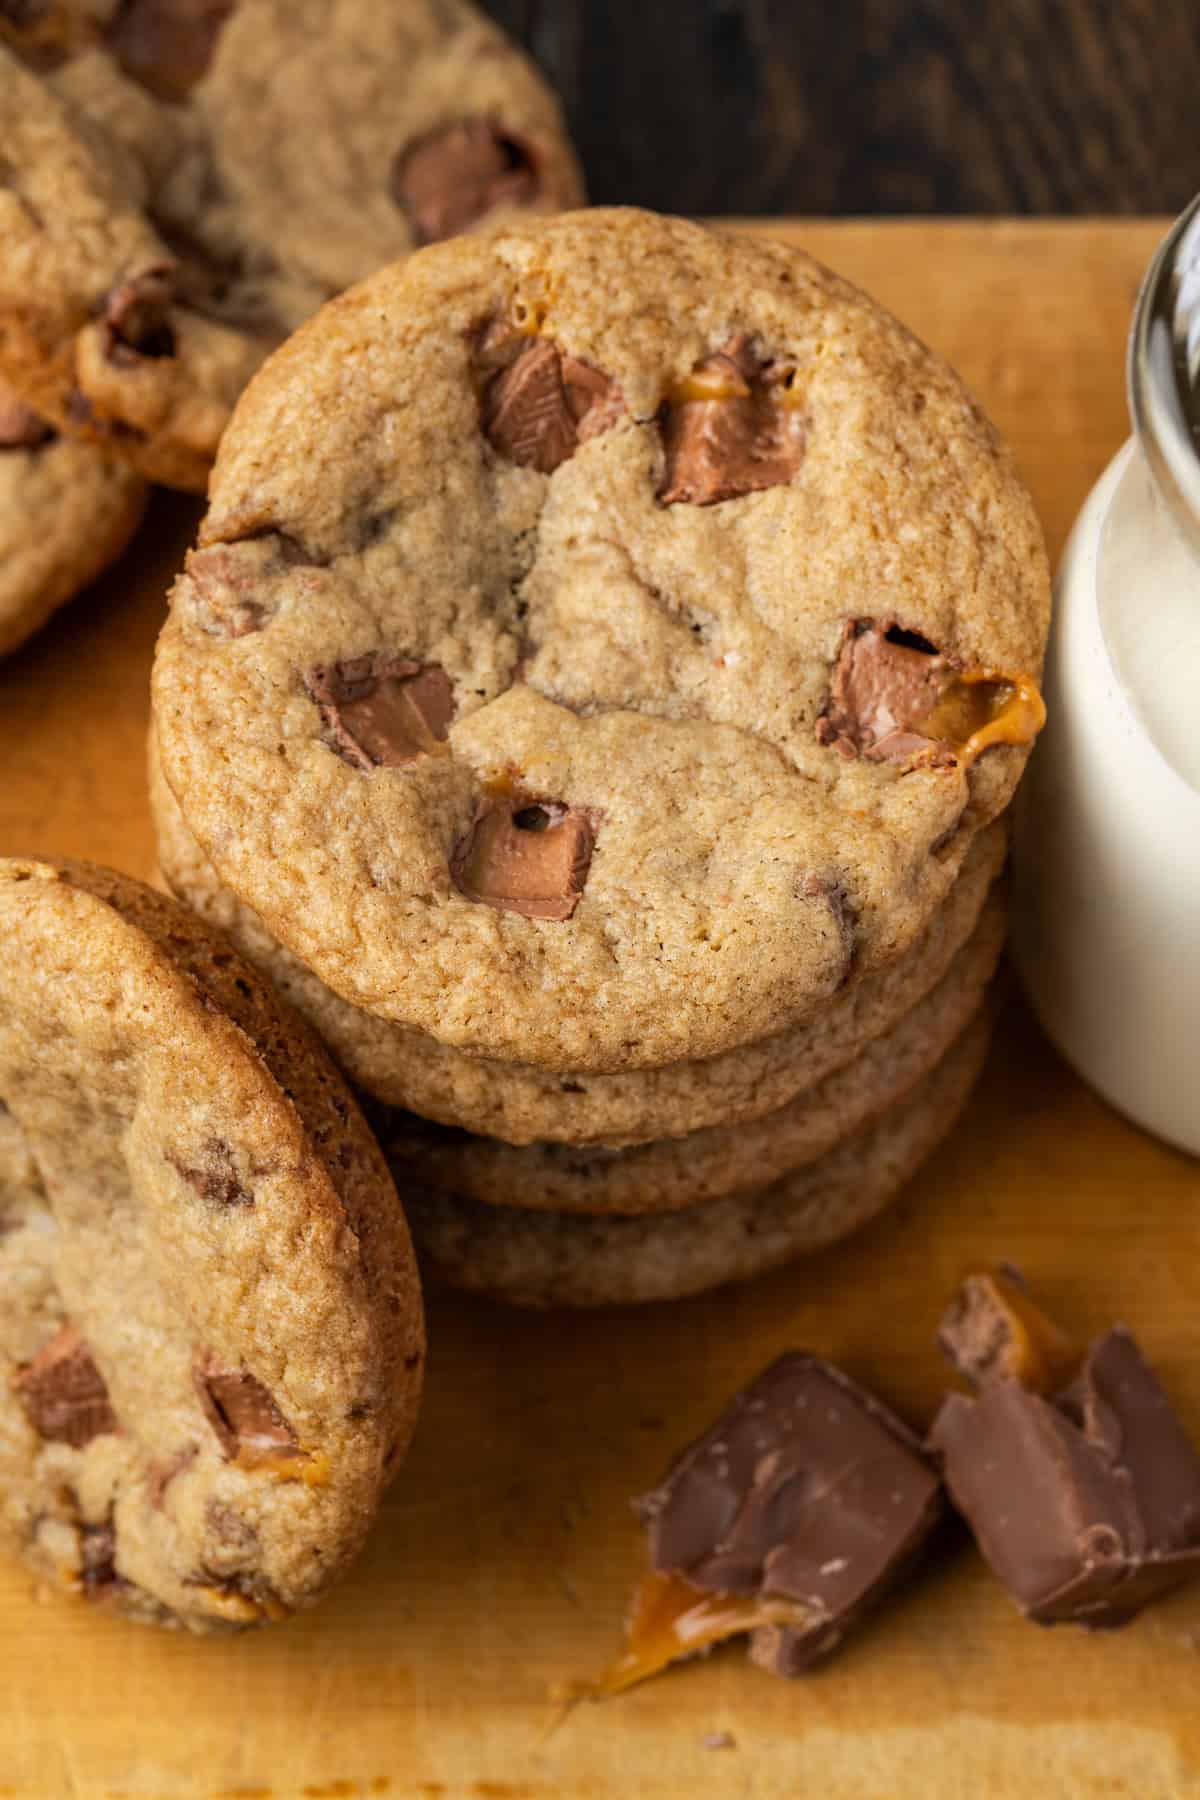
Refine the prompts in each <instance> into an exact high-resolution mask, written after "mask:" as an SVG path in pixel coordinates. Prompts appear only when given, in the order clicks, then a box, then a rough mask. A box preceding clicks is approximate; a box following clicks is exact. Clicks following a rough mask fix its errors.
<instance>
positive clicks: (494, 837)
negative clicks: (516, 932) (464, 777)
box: [450, 795, 596, 920]
mask: <svg viewBox="0 0 1200 1800" xmlns="http://www.w3.org/2000/svg"><path fill="white" fill-rule="evenodd" d="M595 841H596V832H595V827H594V825H593V823H592V820H591V818H590V817H589V815H588V814H587V813H586V812H584V811H583V810H582V809H581V808H580V807H577V806H563V805H562V804H561V803H560V802H559V801H557V800H531V799H528V798H522V797H521V796H519V795H507V796H500V795H493V796H489V797H488V798H487V799H486V800H484V801H482V802H481V804H480V806H479V808H478V810H477V812H476V814H475V818H474V820H473V821H472V824H471V829H470V831H469V832H468V833H467V835H466V837H465V838H464V839H463V840H462V842H461V843H460V844H459V845H458V847H457V849H456V850H455V852H454V856H453V858H452V859H451V865H450V872H451V874H452V876H453V878H454V884H455V886H456V887H457V888H458V891H459V893H460V894H463V895H465V897H466V898H467V899H468V900H477V901H480V902H482V904H483V905H485V906H494V907H496V908H497V910H498V911H500V912H515V913H521V914H522V915H523V916H524V917H525V918H527V919H557V920H563V919H569V918H570V917H571V914H572V913H573V912H574V911H575V908H576V906H577V905H578V904H579V897H580V895H581V894H582V893H583V890H584V885H585V883H586V882H587V878H588V870H589V868H590V867H591V861H592V850H593V848H594V846H595Z"/></svg>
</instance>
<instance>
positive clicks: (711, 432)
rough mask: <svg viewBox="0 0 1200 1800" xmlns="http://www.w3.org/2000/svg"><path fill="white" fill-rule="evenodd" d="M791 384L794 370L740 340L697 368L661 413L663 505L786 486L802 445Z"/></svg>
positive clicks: (697, 502) (801, 422) (706, 501)
mask: <svg viewBox="0 0 1200 1800" xmlns="http://www.w3.org/2000/svg"><path fill="white" fill-rule="evenodd" d="M794 378H795V369H794V367H793V365H792V364H790V363H783V362H768V361H764V360H763V359H762V358H760V357H759V356H758V355H757V354H756V353H755V351H754V350H753V349H752V347H751V342H750V339H749V338H748V337H746V336H744V335H742V336H739V337H735V338H731V339H730V340H729V342H728V343H727V344H726V345H725V347H724V348H723V349H721V350H718V351H717V353H716V355H714V356H706V357H705V359H704V361H703V362H700V363H697V365H696V367H695V368H694V369H693V371H692V373H691V375H690V376H689V377H688V378H687V379H686V380H685V381H683V382H681V383H680V384H679V385H678V386H677V387H676V388H674V389H672V390H671V392H670V393H668V395H667V399H666V402H665V404H664V406H663V408H662V411H661V414H660V420H661V425H662V434H663V449H664V452H665V455H666V473H665V476H664V479H663V484H662V486H661V488H660V489H659V494H658V497H659V499H660V500H661V501H662V502H663V504H664V505H665V506H673V505H674V504H675V503H676V502H678V501H686V502H687V504H689V505H691V506H712V505H713V504H714V503H715V502H716V501H718V500H735V499H737V497H738V496H739V495H741V494H749V493H753V492H754V491H755V490H756V489H761V488H772V487H779V486H781V485H782V483H783V482H785V481H790V480H791V478H792V476H793V475H794V474H795V473H796V470H797V469H798V468H799V467H800V464H801V461H802V460H803V457H804V443H805V425H804V418H803V415H802V413H801V411H800V408H799V406H798V404H797V401H796V398H795V394H794V387H793V383H794Z"/></svg>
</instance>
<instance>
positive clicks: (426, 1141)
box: [370, 892, 1005, 1214]
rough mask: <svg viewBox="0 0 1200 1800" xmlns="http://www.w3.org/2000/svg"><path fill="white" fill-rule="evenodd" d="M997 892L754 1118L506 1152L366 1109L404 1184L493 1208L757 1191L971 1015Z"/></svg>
mask: <svg viewBox="0 0 1200 1800" xmlns="http://www.w3.org/2000/svg"><path fill="white" fill-rule="evenodd" d="M1004 933H1005V908H1004V901H1003V897H1002V895H1001V894H1000V893H999V892H996V893H995V894H994V895H993V896H992V898H991V899H990V901H989V903H988V906H987V908H986V910H985V913H984V917H983V919H982V921H981V922H980V925H979V927H978V929H977V930H976V932H975V934H974V936H973V937H972V938H971V940H970V942H969V943H968V944H967V945H966V946H965V947H964V948H963V949H962V950H961V951H960V952H959V954H958V955H957V956H956V957H955V959H954V961H953V963H952V964H951V966H950V968H949V970H948V971H947V973H946V974H945V975H944V976H943V977H942V979H941V981H940V982H939V983H938V985H937V987H936V988H934V990H933V992H932V993H931V994H929V995H928V996H927V997H926V998H925V999H924V1000H921V1001H919V1002H918V1004H917V1005H916V1006H914V1007H913V1008H912V1010H911V1011H910V1012H908V1013H906V1014H905V1015H904V1017H903V1018H902V1019H901V1020H900V1022H899V1024H897V1025H895V1026H893V1028H892V1029H891V1031H889V1032H886V1033H884V1034H883V1035H882V1036H880V1037H877V1038H875V1039H873V1041H872V1042H871V1043H870V1044H868V1045H867V1047H866V1049H865V1050H863V1051H862V1052H861V1053H860V1054H859V1055H858V1056H856V1057H855V1058H854V1060H853V1061H852V1062H848V1063H846V1064H845V1065H844V1067H842V1068H840V1069H838V1070H837V1071H835V1073H834V1074H832V1075H827V1076H826V1077H825V1079H824V1080H823V1081H820V1082H818V1083H817V1084H816V1085H815V1086H814V1087H810V1088H808V1089H806V1090H805V1091H804V1092H803V1093H801V1094H799V1095H798V1096H797V1097H796V1099H794V1100H791V1101H789V1102H788V1104H787V1105H786V1106H783V1107H780V1108H778V1109H777V1110H776V1111H774V1112H770V1113H767V1114H765V1115H764V1116H763V1117H762V1118H761V1119H757V1120H754V1121H752V1122H750V1123H748V1124H741V1125H715V1126H710V1127H709V1128H708V1129H707V1130H706V1131H694V1132H691V1133H689V1135H688V1136H687V1137H677V1138H661V1139H659V1140H658V1141H657V1142H656V1143H650V1144H638V1145H633V1146H631V1147H628V1148H625V1149H616V1150H612V1149H606V1148H604V1147H603V1146H598V1145H587V1144H585V1145H578V1144H554V1143H550V1144H533V1145H529V1146H527V1147H525V1148H515V1147H513V1146H511V1145H508V1144H500V1143H497V1142H495V1140H494V1139H491V1138H485V1137H477V1136H474V1135H472V1134H471V1133H469V1132H466V1131H460V1130H455V1129H453V1128H447V1127H446V1126H439V1125H432V1124H430V1123H428V1122H427V1121H425V1120H422V1119H419V1118H417V1117H415V1116H414V1115H413V1114H411V1113H397V1112H389V1111H388V1109H386V1108H372V1109H371V1110H370V1118H371V1123H372V1124H373V1125H374V1127H375V1131H376V1135H377V1136H378V1137H379V1140H380V1142H381V1143H382V1145H383V1147H384V1150H385V1152H386V1154H387V1158H388V1162H389V1164H390V1166H391V1168H392V1171H393V1173H394V1174H395V1176H396V1179H397V1181H398V1183H399V1185H400V1186H401V1188H402V1189H404V1191H406V1192H407V1191H408V1190H409V1189H410V1188H420V1189H432V1190H433V1191H434V1192H436V1193H442V1194H452V1195H458V1196H460V1197H461V1198H463V1199H469V1200H479V1201H483V1202H484V1203H486V1204H489V1205H494V1206H519V1207H527V1208H538V1209H548V1210H551V1211H558V1212H577V1213H598V1214H610V1213H653V1212H674V1211H677V1210H678V1209H680V1208H684V1207H691V1206H699V1205H702V1204H703V1203H704V1202H705V1201H709V1200H721V1199H724V1198H725V1197H726V1196H727V1195H730V1194H741V1193H748V1192H754V1191H757V1190H761V1189H762V1188H764V1187H768V1186H770V1185H771V1184H772V1183H774V1182H776V1181H780V1180H782V1179H783V1177H784V1176H785V1175H788V1174H791V1173H792V1171H793V1170H795V1169H799V1168H802V1167H803V1166H804V1165H805V1164H808V1163H813V1162H816V1161H817V1159H818V1158H819V1157H822V1156H824V1155H825V1154H826V1153H827V1152H828V1151H830V1150H832V1149H834V1148H835V1146H836V1145H837V1144H839V1143H840V1142H841V1141H842V1139H843V1138H846V1137H851V1136H853V1135H855V1134H856V1133H858V1132H860V1131H862V1130H863V1129H864V1128H865V1127H866V1126H867V1125H868V1124H870V1122H871V1121H872V1120H873V1119H876V1118H878V1117H879V1116H880V1115H881V1114H883V1113H885V1112H888V1111H890V1110H891V1109H892V1108H893V1107H897V1106H899V1105H900V1104H901V1102H902V1101H903V1100H904V1098H905V1096H906V1095H908V1094H910V1093H912V1092H913V1091H914V1089H915V1088H916V1087H917V1086H918V1085H919V1083H920V1082H921V1081H922V1080H923V1079H924V1077H925V1076H926V1075H928V1074H929V1072H930V1071H931V1070H932V1069H933V1068H934V1066H935V1065H936V1064H937V1063H939V1062H940V1061H941V1059H942V1057H943V1056H945V1055H946V1053H947V1052H948V1050H949V1049H950V1046H951V1045H952V1044H953V1043H954V1042H955V1040H956V1039H957V1038H959V1037H960V1036H961V1034H962V1033H963V1031H965V1029H966V1027H967V1025H968V1023H969V1022H970V1020H971V1019H972V1018H973V1017H974V1015H975V1014H976V1013H977V1012H978V1010H979V1008H980V1005H981V1004H982V1001H983V996H984V992H985V989H986V988H987V985H988V983H989V982H990V981H991V979H992V976H993V974H994V973H995V970H996V964H997V962H998V961H999V958H1000V952H1001V950H1002V949H1003V945H1004Z"/></svg>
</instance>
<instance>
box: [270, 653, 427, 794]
mask: <svg viewBox="0 0 1200 1800" xmlns="http://www.w3.org/2000/svg"><path fill="white" fill-rule="evenodd" d="M304 685H305V687H306V688H307V690H308V693H309V696H310V697H311V698H312V699H313V700H314V701H315V702H316V704H317V706H318V708H319V709H320V713H321V717H322V719H323V720H324V721H325V724H326V726H327V727H328V729H329V731H330V733H331V735H332V737H333V740H334V743H335V745H336V746H337V749H338V751H339V752H340V754H341V755H342V756H343V757H344V758H345V760H346V761H347V762H349V763H353V764H355V766H356V767H358V768H360V769H378V768H387V769H397V768H400V767H402V766H403V764H405V763H409V762H412V761H413V760H414V758H416V757H418V756H427V755H428V754H429V753H430V752H431V751H433V750H436V749H437V747H438V745H439V744H443V743H445V741H446V736H447V733H448V732H449V729H450V724H451V721H452V720H453V718H454V688H453V686H452V684H451V681H450V677H449V676H448V675H447V674H446V671H445V670H444V669H442V668H439V666H438V665H437V664H436V663H418V662H412V661H410V660H409V659H408V658H406V657H402V656H389V655H387V654H382V653H375V654H371V655H368V656H355V657H351V658H349V659H347V660H346V661H345V662H337V663H328V664H321V665H319V666H318V667H316V668H313V669H310V670H309V671H308V673H307V675H306V676H305V677H304Z"/></svg>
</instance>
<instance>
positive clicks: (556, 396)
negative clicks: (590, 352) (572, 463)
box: [481, 338, 623, 475]
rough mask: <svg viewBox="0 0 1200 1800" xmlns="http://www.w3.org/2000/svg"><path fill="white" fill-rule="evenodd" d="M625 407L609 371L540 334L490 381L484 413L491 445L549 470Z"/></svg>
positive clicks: (524, 462)
mask: <svg viewBox="0 0 1200 1800" xmlns="http://www.w3.org/2000/svg"><path fill="white" fill-rule="evenodd" d="M622 411H623V405H622V401H621V397H620V394H619V392H618V391H617V389H616V387H615V386H614V385H613V383H612V382H611V381H610V380H609V378H608V376H607V375H602V374H601V373H600V371H599V369H593V368H591V367H590V366H589V365H588V364H587V363H585V362H580V360H579V359H578V357H574V356H564V355H563V353H562V351H561V350H560V349H559V348H558V346H557V345H556V344H552V343H551V342H550V340H549V339H548V338H539V339H537V340H536V341H535V342H533V343H531V344H530V345H529V346H528V347H527V348H526V349H524V350H522V351H521V353H520V355H519V356H518V357H517V358H516V360H515V361H514V362H512V363H510V364H509V365H508V367H507V368H504V369H502V370H501V371H500V373H499V374H498V375H494V376H493V377H492V379H491V380H490V381H489V382H488V384H487V386H486V387H485V388H484V391H483V399H482V406H481V419H482V425H483V433H484V436H485V437H486V438H487V440H488V442H489V444H491V445H492V447H493V449H495V450H498V451H499V452H500V453H501V455H502V456H506V457H507V458H508V459H509V461H510V462H515V463H520V464H521V466H522V467H523V468H529V469H537V470H538V471H539V472H540V473H541V474H543V475H550V474H552V473H553V472H554V470H555V469H557V468H558V466H559V464H560V463H564V462H566V460H567V458H568V457H569V456H573V455H574V454H575V451H576V450H577V449H578V447H579V445H580V444H581V443H585V442H586V441H587V439H588V438H592V437H596V436H597V435H598V434H599V433H600V432H601V431H606V430H607V429H608V427H609V426H610V425H612V424H614V423H615V421H616V420H617V418H619V416H620V414H621V412H622Z"/></svg>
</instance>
